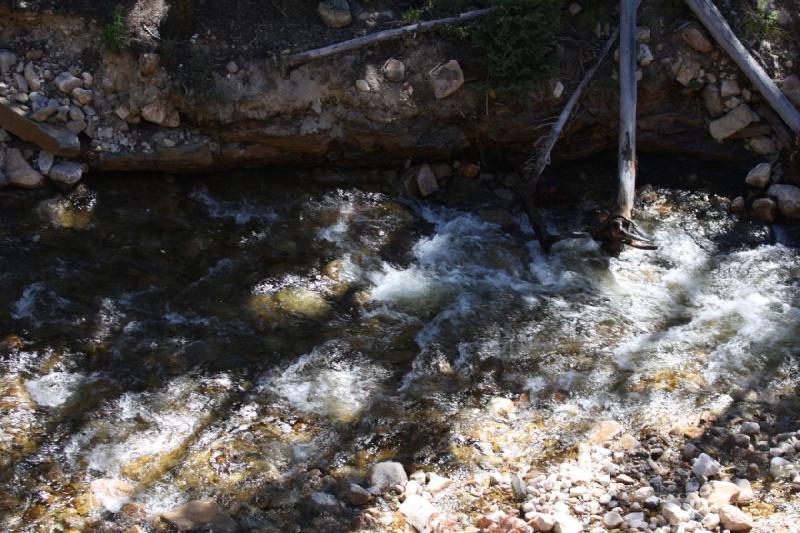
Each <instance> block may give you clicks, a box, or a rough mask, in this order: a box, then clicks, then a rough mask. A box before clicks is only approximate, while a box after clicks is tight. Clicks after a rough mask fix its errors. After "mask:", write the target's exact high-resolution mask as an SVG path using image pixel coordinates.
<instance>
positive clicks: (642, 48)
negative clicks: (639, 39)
mask: <svg viewBox="0 0 800 533" xmlns="http://www.w3.org/2000/svg"><path fill="white" fill-rule="evenodd" d="M637 60H638V61H639V64H640V65H642V66H643V67H646V66H647V65H649V64H650V63H652V62H653V61H654V60H655V56H654V55H653V52H652V51H651V50H650V47H649V46H647V45H646V44H644V43H641V44H639V54H638V55H637Z"/></svg>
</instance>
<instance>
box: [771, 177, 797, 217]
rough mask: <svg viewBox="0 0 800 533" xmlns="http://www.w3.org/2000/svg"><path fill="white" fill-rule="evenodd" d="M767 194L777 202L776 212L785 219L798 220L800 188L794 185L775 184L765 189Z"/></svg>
mask: <svg viewBox="0 0 800 533" xmlns="http://www.w3.org/2000/svg"><path fill="white" fill-rule="evenodd" d="M767 194H769V195H770V196H772V197H773V198H775V199H776V200H777V202H778V211H780V213H781V215H783V216H784V217H786V218H792V219H798V218H800V188H798V187H795V186H794V185H786V184H775V185H772V186H770V188H769V189H767Z"/></svg>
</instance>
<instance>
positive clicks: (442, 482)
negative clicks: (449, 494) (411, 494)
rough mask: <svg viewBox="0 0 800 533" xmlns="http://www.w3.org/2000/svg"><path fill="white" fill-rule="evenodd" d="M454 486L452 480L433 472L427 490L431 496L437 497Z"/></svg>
mask: <svg viewBox="0 0 800 533" xmlns="http://www.w3.org/2000/svg"><path fill="white" fill-rule="evenodd" d="M452 484H453V480H452V479H450V478H446V477H444V476H440V475H439V474H435V473H433V472H431V473H430V479H429V480H428V484H427V485H426V487H425V489H426V490H427V491H428V492H430V493H431V494H433V495H436V494H438V493H440V492H442V491H443V490H444V489H446V488H447V487H449V486H450V485H452Z"/></svg>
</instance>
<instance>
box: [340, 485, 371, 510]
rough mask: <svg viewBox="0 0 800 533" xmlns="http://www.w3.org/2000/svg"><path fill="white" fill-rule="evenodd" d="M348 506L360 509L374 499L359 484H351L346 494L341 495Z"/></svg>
mask: <svg viewBox="0 0 800 533" xmlns="http://www.w3.org/2000/svg"><path fill="white" fill-rule="evenodd" d="M341 496H342V497H343V498H344V500H345V501H346V502H347V503H348V505H352V506H355V507H358V506H360V505H364V504H366V503H367V502H369V501H370V500H371V499H372V495H371V494H370V493H369V491H368V490H367V489H365V488H364V487H362V486H361V485H359V484H357V483H350V484H349V485H348V486H347V490H345V492H344V494H343V495H341Z"/></svg>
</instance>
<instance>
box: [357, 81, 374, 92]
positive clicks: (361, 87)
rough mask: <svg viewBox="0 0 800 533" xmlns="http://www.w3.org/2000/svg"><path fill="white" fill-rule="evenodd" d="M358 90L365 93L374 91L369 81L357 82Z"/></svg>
mask: <svg viewBox="0 0 800 533" xmlns="http://www.w3.org/2000/svg"><path fill="white" fill-rule="evenodd" d="M356 89H358V90H359V91H361V92H363V93H368V92H369V91H371V90H372V89H370V86H369V83H368V82H367V80H356Z"/></svg>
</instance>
